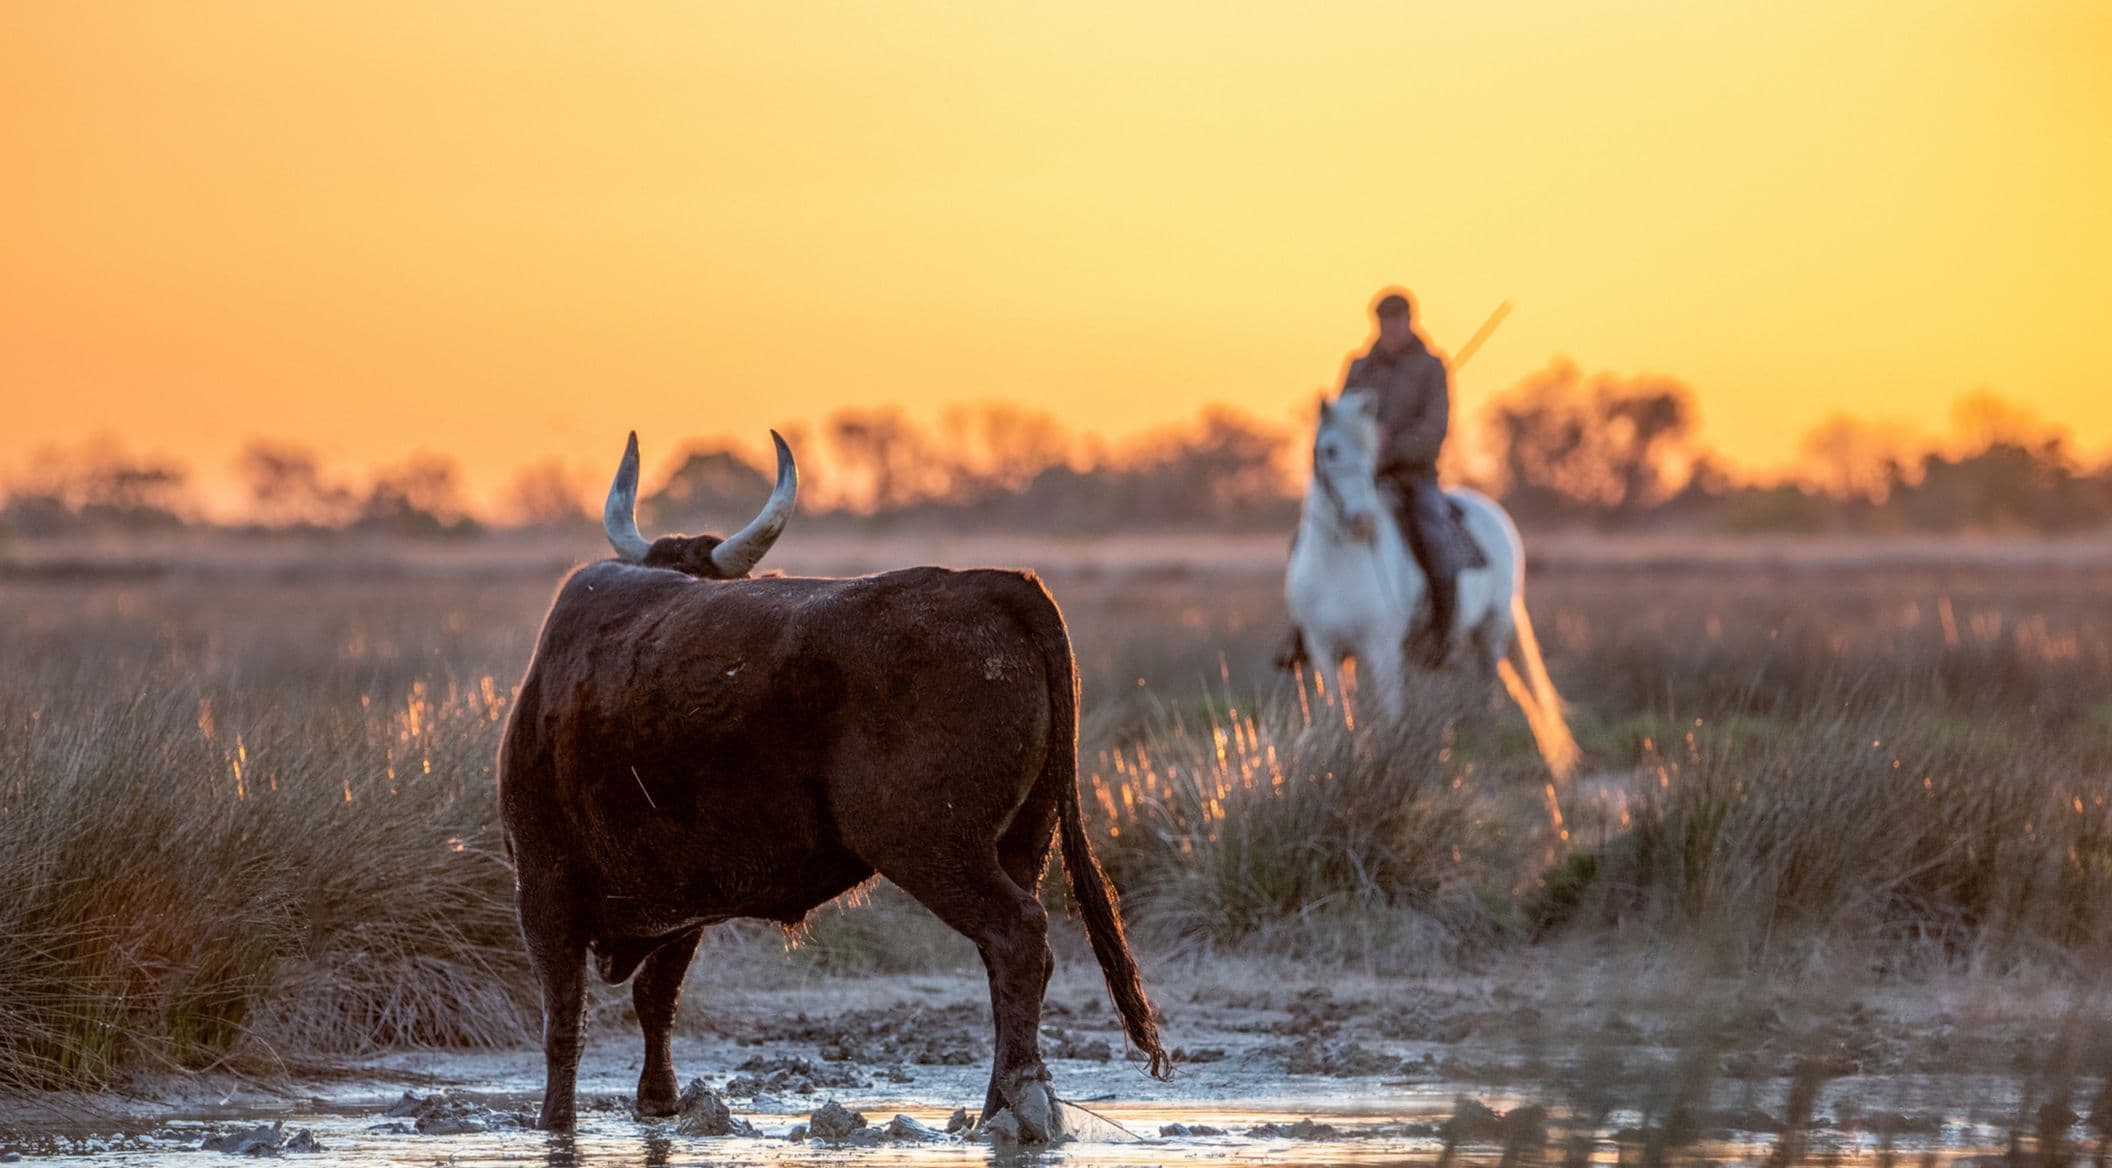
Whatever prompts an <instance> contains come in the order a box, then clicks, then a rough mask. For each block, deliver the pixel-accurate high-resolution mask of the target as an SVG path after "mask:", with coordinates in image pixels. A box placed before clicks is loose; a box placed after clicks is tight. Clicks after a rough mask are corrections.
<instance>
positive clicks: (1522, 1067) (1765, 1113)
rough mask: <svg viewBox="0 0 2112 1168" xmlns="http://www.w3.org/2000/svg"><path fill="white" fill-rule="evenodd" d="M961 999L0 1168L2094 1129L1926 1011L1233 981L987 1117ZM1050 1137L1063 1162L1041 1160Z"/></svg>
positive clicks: (908, 1003) (1242, 1156)
mask: <svg viewBox="0 0 2112 1168" xmlns="http://www.w3.org/2000/svg"><path fill="white" fill-rule="evenodd" d="M980 988H981V987H979V986H977V985H975V983H974V982H972V981H969V980H967V979H961V980H959V981H949V980H945V979H932V978H912V979H897V980H895V981H893V982H887V983H885V984H880V985H877V986H868V987H867V988H866V989H864V990H863V991H861V992H860V993H859V994H850V995H846V994H844V993H842V992H838V991H836V990H829V989H816V990H814V991H813V992H803V991H795V992H787V993H777V994H755V995H749V996H747V997H745V998H739V999H737V1000H732V1001H718V1002H713V1003H711V1004H710V1005H709V1006H708V1007H707V1008H705V1009H702V1010H700V1011H698V1012H697V1013H696V1014H695V1015H694V1016H692V1017H691V1018H690V1020H689V1025H688V1027H687V1033H686V1034H685V1035H684V1036H683V1037H681V1038H679V1039H678V1040H677V1044H676V1063H677V1067H678V1069H679V1070H680V1071H681V1072H682V1073H683V1074H684V1075H685V1077H686V1079H687V1081H688V1083H689V1085H688V1087H687V1088H686V1089H685V1090H684V1092H683V1094H682V1096H681V1106H680V1109H679V1111H678V1114H676V1115H675V1116H672V1117H668V1118H665V1119H641V1118H639V1117H637V1116H635V1115H634V1114H633V1112H632V1109H631V1098H630V1094H629V1092H630V1090H631V1088H632V1087H633V1085H634V1084H635V1082H636V1077H637V1073H638V1069H639V1057H640V1052H639V1049H638V1040H637V1036H636V1031H635V1029H634V1028H633V1027H631V1026H628V1025H626V1024H624V1023H623V1022H622V1020H621V1019H609V1020H607V1021H606V1022H604V1023H603V1024H601V1025H599V1026H597V1027H596V1030H595V1034H594V1038H593V1041H592V1042H591V1043H590V1046H589V1049H588V1054H587V1058H586V1061H585V1064H584V1065H583V1067H582V1072H581V1083H580V1120H579V1128H578V1130H577V1131H576V1132H574V1133H571V1134H568V1135H561V1136H560V1135H552V1134H549V1133H543V1132H538V1131H535V1130H533V1126H532V1121H533V1113H534V1108H535V1106H536V1104H537V1101H538V1099H539V1095H540V1088H541V1059H540V1057H539V1055H538V1054H537V1052H535V1051H532V1050H525V1049H524V1050H518V1051H498V1052H477V1053H460V1052H400V1053H395V1054H390V1055H386V1056H381V1057H378V1058H373V1059H368V1060H364V1061H361V1062H359V1063H357V1064H354V1065H351V1066H348V1067H345V1068H343V1069H342V1073H340V1074H338V1075H334V1076H332V1077H331V1079H330V1081H328V1082H317V1081H314V1080H312V1079H310V1080H303V1079H300V1078H297V1077H296V1078H291V1079H280V1080H269V1079H242V1080H215V1081H210V1082H206V1081H187V1082H185V1083H183V1084H179V1085H175V1086H172V1087H171V1088H170V1089H169V1090H167V1091H165V1092H163V1093H162V1094H161V1095H159V1096H157V1095H155V1094H153V1093H146V1094H144V1095H143V1096H135V1097H132V1098H130V1099H125V1100H113V1099H107V1098H100V1097H98V1098H95V1099H76V1100H56V1099H43V1100H35V1101H10V1100H0V1162H8V1163H15V1162H19V1163H47V1162H70V1163H81V1162H84V1160H87V1161H93V1162H96V1163H111V1164H139V1165H147V1164H155V1165H161V1164H167V1165H175V1166H177V1168H189V1166H198V1165H209V1164H226V1163H232V1162H235V1160H237V1159H239V1160H253V1159H275V1160H282V1161H285V1162H288V1163H299V1164H304V1165H305V1164H315V1165H325V1164H328V1165H337V1164H400V1165H431V1164H435V1163H446V1164H454V1165H466V1166H471V1168H474V1166H477V1165H510V1164H543V1165H609V1166H615V1165H674V1164H735V1163H744V1164H745V1163H762V1164H802V1163H849V1162H855V1163H872V1164H922V1165H950V1164H985V1163H993V1162H1010V1161H1013V1160H1016V1159H1017V1158H1018V1157H1019V1156H1021V1155H1023V1154H1024V1155H1027V1156H1029V1157H1030V1158H1031V1159H1033V1160H1034V1161H1035V1162H1063V1163H1076V1164H1081V1165H1095V1164H1108V1165H1130V1164H1172V1163H1211V1164H1233V1165H1239V1164H1249V1163H1268V1164H1285V1165H1318V1164H1395V1163H1399V1164H1437V1163H1443V1164H1453V1163H1489V1164H1502V1165H1512V1164H1532V1163H1541V1164H1549V1165H1553V1164H1583V1163H1607V1164H1612V1163H1652V1162H1654V1163H1750V1164H1756V1165H1759V1164H1770V1165H1788V1164H1791V1163H1804V1162H1810V1163H1819V1162H1835V1163H1841V1162H1847V1163H1859V1162H1866V1161H1867V1162H1869V1163H1873V1164H1877V1163H1892V1162H1897V1161H1898V1160H1899V1159H1900V1158H1902V1157H1905V1158H1907V1159H1908V1160H1909V1161H1910V1162H1915V1163H1919V1162H1922V1161H1924V1160H1935V1161H1944V1162H1951V1161H1969V1160H1974V1159H1976V1158H1983V1157H1984V1158H1989V1161H1990V1162H1993V1160H1995V1159H2003V1160H2004V1162H2007V1163H2017V1162H2020V1161H2019V1160H2017V1159H2016V1157H2018V1156H2020V1155H2021V1156H2024V1157H2026V1158H2027V1159H2029V1160H2030V1162H2033V1163H2045V1164H2051V1163H2056V1162H2065V1161H2066V1160H2069V1159H2072V1160H2074V1161H2075V1162H2080V1163H2089V1162H2091V1160H2092V1159H2094V1158H2096V1157H2097V1156H2101V1155H2102V1154H2103V1153H2102V1151H2101V1149H2103V1148H2104V1147H2105V1141H2106V1136H2107V1130H2106V1129H2107V1127H2108V1126H2112V1087H2107V1086H2106V1081H2105V1079H2104V1078H2103V1076H2102V1075H2096V1076H2093V1075H2090V1074H2081V1075H2077V1076H2073V1077H2071V1079H2069V1080H2067V1081H2065V1082H2063V1083H2061V1084H2051V1083H2050V1081H2042V1080H2032V1079H2030V1078H2029V1077H2027V1076H2020V1075H2019V1074H2017V1073H2016V1072H2015V1068H2013V1067H2011V1068H2004V1069H2002V1070H1999V1071H1997V1070H1989V1069H1984V1068H1985V1066H1986V1062H1987V1051H1988V1049H1993V1050H1995V1051H1997V1052H1998V1053H1999V1052H2001V1051H2007V1050H2009V1049H2010V1048H2009V1047H2007V1046H2002V1045H2000V1044H1999V1043H1998V1044H1997V1046H1995V1047H1993V1048H1985V1049H1983V1048H1977V1047H1976V1048H1972V1053H1973V1054H1974V1055H1975V1056H1976V1057H1975V1058H1972V1059H1962V1058H1957V1057H1955V1056H1958V1055H1960V1054H1962V1053H1965V1052H1966V1050H1967V1048H1966V1046H1965V1045H1964V1040H1962V1039H1956V1038H1955V1037H1954V1039H1953V1041H1952V1044H1951V1046H1950V1047H1948V1048H1947V1049H1949V1051H1950V1053H1951V1054H1952V1055H1953V1056H1954V1058H1953V1060H1952V1061H1950V1062H1949V1063H1945V1062H1944V1060H1943V1059H1941V1058H1939V1057H1937V1056H1936V1055H1934V1054H1931V1053H1930V1047H1931V1045H1932V1044H1933V1045H1934V1046H1935V1047H1936V1048H1938V1049H1946V1048H1945V1046H1944V1043H1943V1042H1942V1041H1939V1039H1941V1038H1942V1037H1943V1036H1944V1035H1945V1034H1946V1033H1948V1031H1946V1027H1947V1026H1950V1027H1951V1031H1955V1030H1956V1029H1957V1028H1956V1027H1955V1026H1952V1025H1951V1024H1950V1023H1949V1022H1947V1021H1946V1020H1945V1019H1944V1017H1943V1016H1942V1015H1941V1014H1940V1013H1926V1014H1925V1015H1920V1016H1915V1017H1912V1018H1908V1017H1895V1016H1891V1015H1884V1014H1875V1015H1872V1014H1868V1013H1867V1012H1866V1014H1865V1016H1863V1017H1861V1018H1860V1019H1856V1018H1853V1017H1849V1018H1848V1020H1847V1021H1846V1022H1844V1021H1843V1020H1842V1019H1839V1018H1835V1019H1830V1020H1824V1021H1822V1022H1820V1023H1815V1024H1811V1025H1805V1024H1803V1023H1802V1022H1800V1021H1799V1020H1797V1019H1795V1018H1790V1017H1786V1016H1782V1015H1780V1014H1779V1013H1777V1014H1774V1015H1770V1014H1769V1013H1768V1011H1766V1010H1765V1009H1760V1010H1757V1011H1756V1013H1755V1019H1754V1020H1746V1021H1750V1022H1751V1023H1752V1024H1751V1025H1750V1026H1746V1027H1745V1028H1744V1029H1742V1030H1741V1031H1740V1041H1737V1042H1716V1041H1712V1042H1697V1041H1695V1040H1694V1038H1693V1035H1692V1034H1691V1033H1690V1032H1688V1031H1685V1030H1683V1029H1682V1028H1681V1026H1680V1025H1679V1024H1678V1023H1677V1020H1676V1019H1667V1018H1665V1017H1652V1016H1647V1015H1643V1014H1631V1013H1628V1012H1623V1011H1620V1010H1612V1009H1607V1010H1601V1011H1599V1012H1598V1013H1597V1014H1596V1015H1594V1016H1592V1017H1589V1018H1588V1019H1586V1021H1585V1022H1579V1021H1577V1020H1576V1019H1575V1018H1574V1017H1568V1016H1567V1015H1565V1019H1566V1020H1565V1022H1564V1024H1563V1026H1561V1027H1559V1028H1556V1027H1551V1026H1550V1024H1549V1017H1550V1014H1551V1011H1550V1010H1548V1009H1547V1008H1546V1006H1545V1005H1544V1004H1536V1003H1534V1002H1530V1001H1523V1000H1511V999H1507V998H1505V997H1504V996H1503V995H1500V994H1494V993H1491V992H1487V991H1485V990H1482V989H1473V990H1470V991H1466V992H1454V991H1450V990H1446V989H1442V988H1437V987H1417V989H1416V991H1415V992H1402V991H1397V990H1385V989H1383V988H1381V990H1379V991H1377V992H1338V991H1337V990H1336V989H1334V988H1331V987H1327V986H1287V987H1272V988H1269V989H1262V990H1255V989H1248V988H1245V987H1243V986H1240V985H1238V984H1237V983H1236V979H1235V981H1234V982H1233V984H1229V985H1219V986H1214V987H1201V988H1191V989H1189V990H1188V991H1187V992H1185V993H1182V994H1180V995H1179V996H1178V997H1170V998H1168V999H1167V1001H1168V1003H1169V1004H1168V1014H1169V1017H1170V1018H1171V1019H1172V1020H1173V1024H1172V1025H1171V1026H1170V1027H1169V1030H1170V1032H1171V1033H1172V1034H1173V1035H1174V1036H1177V1037H1178V1039H1179V1040H1180V1047H1179V1053H1180V1061H1181V1074H1180V1075H1179V1077H1178V1078H1177V1079H1175V1080H1174V1081H1173V1082H1171V1083H1158V1082H1154V1081H1153V1080H1151V1079H1149V1078H1148V1077H1147V1076H1145V1075H1144V1074H1143V1073H1142V1070H1141V1066H1140V1065H1139V1064H1138V1063H1137V1062H1135V1061H1134V1056H1133V1055H1132V1054H1131V1053H1130V1052H1127V1051H1126V1050H1125V1049H1124V1047H1123V1045H1122V1038H1121V1032H1120V1029H1119V1023H1118V1021H1117V1020H1116V1019H1115V1017H1114V1015H1113V1013H1112V1011H1111V1010H1109V1009H1108V1008H1107V1007H1106V1005H1105V1004H1104V1003H1103V1002H1101V1001H1099V1000H1097V999H1096V998H1094V997H1093V996H1092V994H1091V993H1090V992H1089V991H1090V989H1091V987H1090V986H1089V985H1088V986H1084V987H1079V986H1075V985H1074V986H1071V987H1068V990H1067V991H1064V992H1059V993H1058V994H1057V996H1056V997H1055V998H1053V999H1052V1002H1051V1007H1050V1010H1049V1016H1048V1019H1047V1022H1046V1024H1045V1026H1044V1029H1043V1049H1044V1052H1045V1053H1046V1054H1047V1055H1048V1057H1049V1065H1050V1069H1051V1072H1052V1076H1053V1087H1054V1092H1055V1094H1054V1097H1053V1098H1049V1099H1045V1100H1041V1101H1039V1102H1030V1103H1029V1105H1028V1106H1027V1107H1026V1108H1023V1109H1022V1110H1023V1113H1030V1114H1022V1115H1019V1116H1014V1115H1011V1114H1010V1113H1001V1114H1000V1116H998V1117H996V1118H995V1120H994V1121H993V1122H991V1123H988V1124H983V1125H980V1126H978V1125H975V1124H974V1123H973V1122H972V1121H973V1119H974V1118H975V1117H974V1115H973V1112H972V1108H973V1107H974V1105H975V1104H976V1103H977V1102H979V1101H980V1099H981V1098H982V1094H983V1090H984V1087H985V1085H986V1080H987V1075H988V1058H989V1055H988V1046H987V1043H988V1034H987V1028H988V1021H987V1013H986V1011H987V1007H986V1006H981V1004H980V1003H978V1002H976V1001H975V1000H974V997H973V994H974V992H975V991H976V990H979V989H980ZM1059 990H1064V987H1059ZM978 1007H981V1008H978ZM1556 1029H1559V1030H1560V1032H1561V1035H1562V1037H1563V1041H1555V1040H1554V1039H1553V1038H1552V1037H1551V1034H1550V1032H1551V1030H1556ZM2029 1037H2030V1036H2029V1034H2028V1033H2020V1034H2019V1035H2017V1036H2016V1040H2017V1041H2018V1042H2023V1041H2026V1040H2028V1039H2029ZM2013 1053H2019V1052H2013ZM1975 1067H1980V1068H1983V1069H1972V1068H1975ZM1049 1132H1053V1133H1057V1134H1058V1140H1059V1142H1058V1143H1057V1144H1056V1145H1055V1146H1053V1147H1041V1146H1040V1141H1039V1139H1038V1137H1039V1136H1040V1135H1042V1134H1044V1133H1049ZM10 1156H13V1157H19V1159H9V1158H8V1157H10ZM2005 1158H2006V1159H2005Z"/></svg>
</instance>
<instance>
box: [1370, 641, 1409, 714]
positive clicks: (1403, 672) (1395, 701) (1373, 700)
mask: <svg viewBox="0 0 2112 1168" xmlns="http://www.w3.org/2000/svg"><path fill="white" fill-rule="evenodd" d="M1357 690H1358V696H1359V697H1362V696H1363V694H1364V693H1365V692H1367V691H1368V692H1369V693H1370V694H1371V697H1370V698H1368V699H1365V701H1364V703H1363V704H1364V708H1365V709H1367V710H1375V711H1377V712H1378V714H1379V716H1380V717H1384V718H1386V719H1387V720H1389V721H1393V722H1398V721H1400V720H1401V719H1402V717H1404V716H1405V715H1406V714H1407V713H1408V654H1407V651H1406V650H1405V649H1404V648H1403V647H1402V644H1401V639H1400V638H1398V637H1390V638H1385V639H1384V640H1382V641H1381V645H1380V647H1379V648H1378V649H1376V650H1375V651H1374V652H1372V653H1370V654H1365V655H1359V656H1358V658H1357Z"/></svg>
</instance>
